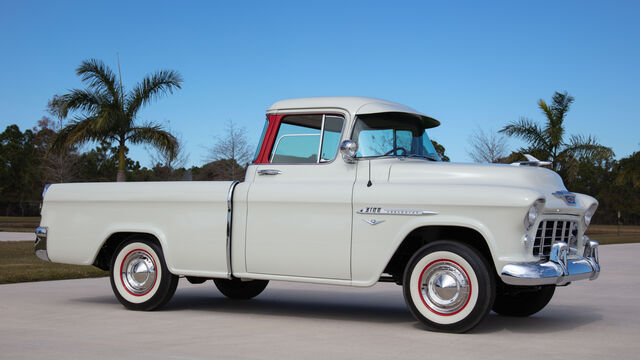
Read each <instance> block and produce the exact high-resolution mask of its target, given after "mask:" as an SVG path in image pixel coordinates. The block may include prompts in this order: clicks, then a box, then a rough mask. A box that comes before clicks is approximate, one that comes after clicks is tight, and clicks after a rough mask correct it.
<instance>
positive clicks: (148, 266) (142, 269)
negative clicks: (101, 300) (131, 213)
mask: <svg viewBox="0 0 640 360" xmlns="http://www.w3.org/2000/svg"><path fill="white" fill-rule="evenodd" d="M110 278H111V288H112V289H113V292H114V294H115V295H116V298H118V301H120V303H122V305H124V306H125V307H127V308H129V309H131V310H154V309H157V308H159V307H161V306H163V305H164V304H166V303H167V302H168V301H169V300H171V297H172V296H173V294H174V293H175V291H176V287H177V286H178V277H177V276H175V275H173V274H171V273H170V272H169V270H168V269H167V265H166V263H165V261H164V255H163V253H162V248H161V247H160V246H158V245H157V244H156V243H155V242H153V241H150V240H147V239H144V238H142V239H141V238H134V239H129V240H126V241H124V242H123V243H122V244H121V245H120V246H119V247H118V249H117V250H116V252H115V253H114V254H113V257H112V259H111V275H110Z"/></svg>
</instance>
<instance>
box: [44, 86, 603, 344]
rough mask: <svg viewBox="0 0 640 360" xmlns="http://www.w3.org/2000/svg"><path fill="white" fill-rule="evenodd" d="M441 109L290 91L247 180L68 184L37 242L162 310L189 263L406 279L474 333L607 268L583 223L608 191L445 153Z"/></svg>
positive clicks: (249, 291) (238, 286) (48, 203)
mask: <svg viewBox="0 0 640 360" xmlns="http://www.w3.org/2000/svg"><path fill="white" fill-rule="evenodd" d="M439 124H440V123H439V122H438V121H437V120H435V119H433V118H431V117H429V116H426V115H423V114H422V113H420V112H418V111H416V110H414V109H412V108H409V107H407V106H404V105H400V104H397V103H393V102H390V101H384V100H378V99H371V98H361V97H324V98H302V99H291V100H284V101H279V102H276V103H275V104H273V105H272V106H271V108H269V110H268V111H267V120H266V124H265V127H264V131H263V134H262V139H261V141H260V143H259V145H258V149H257V151H256V154H255V157H254V159H253V161H252V162H251V164H250V165H249V166H248V169H247V172H246V179H245V181H244V182H241V183H238V182H224V181H217V182H162V183H161V182H156V183H149V182H140V183H79V184H55V185H51V186H49V187H48V188H47V189H45V192H44V194H43V207H42V222H41V224H40V227H38V229H37V230H36V234H37V240H36V244H35V251H36V254H37V256H38V257H40V258H41V259H44V260H48V261H53V262H60V263H68V264H84V265H94V266H97V267H99V268H101V269H105V270H106V269H108V270H110V273H111V276H110V278H111V286H112V288H113V291H114V293H115V295H116V297H117V298H118V300H119V301H120V302H121V303H122V304H123V305H124V306H125V307H127V308H129V309H134V310H153V309H156V308H159V307H161V306H163V305H164V304H166V303H167V301H169V300H170V299H171V297H172V296H173V294H174V292H175V290H176V286H177V283H178V279H179V277H186V278H187V279H188V280H189V281H190V282H192V283H201V282H204V281H206V280H208V279H213V281H214V282H215V285H216V286H217V287H218V289H219V290H220V291H221V292H222V293H223V294H224V295H226V296H228V297H230V298H236V299H248V298H252V297H254V296H257V295H258V294H260V293H261V292H262V291H263V290H264V289H265V287H266V286H267V283H268V281H269V280H284V281H300V282H307V283H318V284H334V285H348V286H358V287H368V286H372V285H374V284H376V283H377V282H379V281H390V282H395V283H396V284H398V285H402V289H403V292H404V297H405V299H406V302H407V305H408V307H409V309H410V311H411V313H412V314H413V315H414V316H415V317H416V318H417V319H418V320H419V321H421V322H422V323H423V324H424V325H425V326H426V328H427V329H431V330H437V331H448V332H464V331H467V330H469V329H471V328H472V327H474V326H475V325H477V324H478V323H479V322H480V321H481V320H482V319H483V318H484V317H485V316H486V315H487V314H488V312H489V311H490V310H491V309H493V310H494V311H495V312H497V313H499V314H503V315H511V316H528V315H531V314H533V313H535V312H537V311H539V310H541V309H542V308H543V307H544V306H545V305H546V304H547V303H548V302H549V300H550V299H551V297H552V296H553V293H554V291H555V287H556V286H559V285H567V284H569V283H570V282H572V281H576V280H581V279H591V280H593V279H595V278H596V277H597V276H598V274H599V272H600V266H599V262H598V251H597V249H598V243H597V242H595V241H591V240H590V239H589V238H588V237H587V236H585V235H584V232H585V229H586V228H587V226H588V225H589V222H590V220H591V217H592V215H593V213H594V211H595V209H596V207H597V204H598V203H597V201H596V200H595V199H594V198H592V197H590V196H587V195H582V194H573V193H570V192H568V191H567V189H566V188H565V186H564V184H563V182H562V180H561V179H560V177H559V176H558V175H557V174H556V173H555V172H552V171H550V170H548V169H545V168H542V167H540V166H539V165H541V164H542V162H539V161H536V160H535V159H533V160H531V161H525V162H522V163H515V164H510V165H475V164H452V163H444V162H441V161H440V159H439V157H438V155H437V154H436V151H435V149H434V147H433V145H432V143H431V141H430V140H429V137H428V136H427V129H429V128H433V127H435V126H438V125H439Z"/></svg>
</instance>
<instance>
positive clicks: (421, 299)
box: [403, 241, 495, 332]
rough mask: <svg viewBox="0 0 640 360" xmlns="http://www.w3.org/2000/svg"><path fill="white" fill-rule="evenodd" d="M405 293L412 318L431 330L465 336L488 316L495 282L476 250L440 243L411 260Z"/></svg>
mask: <svg viewBox="0 0 640 360" xmlns="http://www.w3.org/2000/svg"><path fill="white" fill-rule="evenodd" d="M403 292H404V298H405V301H406V302H407V306H408V307H409V310H410V311H411V313H412V314H413V316H414V317H415V318H416V319H418V320H419V321H420V322H422V323H423V324H424V325H425V326H426V327H427V328H428V329H429V330H435V331H445V332H465V331H467V330H469V329H471V328H473V327H474V326H476V325H477V324H478V323H479V322H480V321H481V320H482V319H483V318H484V317H485V316H486V315H487V314H488V313H489V310H490V309H491V304H492V303H493V297H494V295H495V282H494V279H493V277H492V276H491V274H490V272H489V266H488V265H487V263H486V261H485V260H484V258H483V256H482V255H481V254H480V253H479V252H478V251H477V250H475V249H474V248H472V247H469V246H467V245H465V244H462V243H459V242H455V241H437V242H433V243H431V244H428V245H425V246H424V247H422V248H421V249H420V250H418V252H417V253H416V254H415V255H414V256H413V257H412V258H411V260H409V263H408V264H407V267H406V269H405V272H404V279H403Z"/></svg>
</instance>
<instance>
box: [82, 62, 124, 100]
mask: <svg viewBox="0 0 640 360" xmlns="http://www.w3.org/2000/svg"><path fill="white" fill-rule="evenodd" d="M76 74H78V76H80V77H81V78H82V81H86V82H88V83H89V87H91V88H94V89H95V90H97V91H99V92H107V93H108V94H109V95H111V97H112V101H114V102H120V101H121V99H122V94H121V91H120V88H121V85H120V82H119V81H118V80H117V78H116V75H115V74H114V73H113V71H111V69H110V68H109V67H108V66H106V65H105V64H104V63H103V62H102V61H101V60H97V59H89V60H85V61H83V62H82V64H80V66H78V68H77V69H76Z"/></svg>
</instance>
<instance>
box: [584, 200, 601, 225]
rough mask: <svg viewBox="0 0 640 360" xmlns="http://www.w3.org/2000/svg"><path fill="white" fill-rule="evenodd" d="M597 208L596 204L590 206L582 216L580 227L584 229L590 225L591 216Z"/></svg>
mask: <svg viewBox="0 0 640 360" xmlns="http://www.w3.org/2000/svg"><path fill="white" fill-rule="evenodd" d="M597 208H598V204H592V205H591V206H589V208H588V209H587V211H585V212H584V214H583V215H582V225H583V226H584V228H585V229H586V228H588V227H589V225H590V224H591V219H592V218H593V214H595V212H596V209H597Z"/></svg>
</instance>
